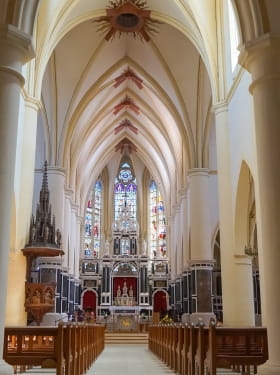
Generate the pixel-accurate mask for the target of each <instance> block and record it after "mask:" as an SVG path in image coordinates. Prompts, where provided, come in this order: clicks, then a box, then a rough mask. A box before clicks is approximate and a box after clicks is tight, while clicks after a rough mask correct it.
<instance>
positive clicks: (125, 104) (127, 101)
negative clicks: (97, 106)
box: [113, 95, 140, 115]
mask: <svg viewBox="0 0 280 375" xmlns="http://www.w3.org/2000/svg"><path fill="white" fill-rule="evenodd" d="M123 109H131V110H132V111H134V112H135V113H136V114H137V115H139V114H140V108H139V107H138V106H137V105H136V104H135V103H134V102H133V100H132V99H131V98H130V97H129V96H128V95H126V96H125V98H124V100H122V101H121V102H120V104H118V105H116V106H115V107H114V111H113V114H114V115H117V114H118V113H119V112H120V111H121V110H123Z"/></svg>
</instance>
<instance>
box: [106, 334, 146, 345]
mask: <svg viewBox="0 0 280 375" xmlns="http://www.w3.org/2000/svg"><path fill="white" fill-rule="evenodd" d="M110 344H115V345H119V344H120V345H121V344H126V345H129V344H138V345H139V344H141V345H148V334H147V333H138V332H128V333H126V332H105V345H110Z"/></svg>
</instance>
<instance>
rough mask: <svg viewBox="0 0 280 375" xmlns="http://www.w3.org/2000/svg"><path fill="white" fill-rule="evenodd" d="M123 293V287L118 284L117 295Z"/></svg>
mask: <svg viewBox="0 0 280 375" xmlns="http://www.w3.org/2000/svg"><path fill="white" fill-rule="evenodd" d="M121 295H122V291H121V287H120V286H118V289H117V297H121Z"/></svg>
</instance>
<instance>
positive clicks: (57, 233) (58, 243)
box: [56, 229, 61, 248]
mask: <svg viewBox="0 0 280 375" xmlns="http://www.w3.org/2000/svg"><path fill="white" fill-rule="evenodd" d="M56 243H57V246H58V247H59V248H60V246H61V232H60V230H59V229H57V231H56Z"/></svg>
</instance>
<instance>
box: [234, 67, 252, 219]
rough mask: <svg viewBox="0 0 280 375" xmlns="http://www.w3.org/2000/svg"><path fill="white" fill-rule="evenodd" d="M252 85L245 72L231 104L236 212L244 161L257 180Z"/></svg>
mask: <svg viewBox="0 0 280 375" xmlns="http://www.w3.org/2000/svg"><path fill="white" fill-rule="evenodd" d="M250 83H251V77H250V75H249V73H247V72H244V73H243V75H242V78H241V81H240V83H239V85H238V87H237V89H236V91H235V93H234V95H233V97H232V100H231V101H230V103H229V112H228V123H229V128H230V129H229V131H230V150H229V151H230V159H231V177H232V202H233V204H234V212H235V206H236V203H235V200H236V194H237V186H238V179H239V173H240V167H241V163H242V161H243V160H245V161H246V163H247V164H248V166H249V168H250V170H251V173H252V175H253V176H254V178H256V175H257V173H256V156H255V155H256V149H255V134H254V112H253V101H252V96H251V95H250V94H249V91H248V88H249V85H250Z"/></svg>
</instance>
